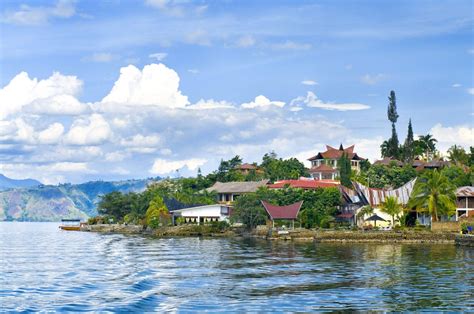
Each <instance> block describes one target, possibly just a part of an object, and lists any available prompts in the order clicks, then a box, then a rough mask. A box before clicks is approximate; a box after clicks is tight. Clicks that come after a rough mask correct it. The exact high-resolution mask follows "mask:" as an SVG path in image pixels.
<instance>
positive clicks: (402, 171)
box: [354, 164, 416, 189]
mask: <svg viewBox="0 0 474 314" xmlns="http://www.w3.org/2000/svg"><path fill="white" fill-rule="evenodd" d="M414 178H416V171H415V169H413V167H412V166H411V165H405V166H404V167H399V166H397V165H396V164H391V165H388V166H385V165H372V166H370V168H369V170H367V171H361V173H360V174H358V175H356V176H355V177H354V179H355V180H356V181H358V182H360V183H362V184H364V185H367V186H370V187H371V188H378V189H382V188H398V187H401V186H402V185H404V184H405V183H408V182H409V181H411V180H413V179H414Z"/></svg>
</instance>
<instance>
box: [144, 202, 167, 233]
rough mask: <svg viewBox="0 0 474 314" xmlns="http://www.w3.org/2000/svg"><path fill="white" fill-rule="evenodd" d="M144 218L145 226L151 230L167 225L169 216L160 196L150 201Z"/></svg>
mask: <svg viewBox="0 0 474 314" xmlns="http://www.w3.org/2000/svg"><path fill="white" fill-rule="evenodd" d="M145 218H146V224H147V225H148V226H150V227H151V228H153V229H155V228H157V227H159V226H160V225H167V224H168V223H169V218H170V214H169V212H168V208H167V207H166V205H165V202H164V201H163V198H162V197H161V196H158V195H157V196H155V197H154V198H153V199H152V200H151V201H150V206H148V209H147V211H146V215H145Z"/></svg>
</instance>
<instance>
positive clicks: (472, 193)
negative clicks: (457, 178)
mask: <svg viewBox="0 0 474 314" xmlns="http://www.w3.org/2000/svg"><path fill="white" fill-rule="evenodd" d="M456 196H457V197H474V186H462V187H460V188H458V189H457V190H456Z"/></svg>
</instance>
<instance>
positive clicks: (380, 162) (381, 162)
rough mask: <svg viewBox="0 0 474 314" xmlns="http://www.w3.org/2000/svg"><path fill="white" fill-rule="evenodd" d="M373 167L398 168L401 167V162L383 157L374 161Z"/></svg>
mask: <svg viewBox="0 0 474 314" xmlns="http://www.w3.org/2000/svg"><path fill="white" fill-rule="evenodd" d="M374 165H383V166H391V165H396V166H398V167H403V162H401V161H400V160H397V159H393V158H391V157H385V158H383V159H380V160H376V161H375V162H374Z"/></svg>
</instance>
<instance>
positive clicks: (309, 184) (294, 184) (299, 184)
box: [268, 178, 340, 190]
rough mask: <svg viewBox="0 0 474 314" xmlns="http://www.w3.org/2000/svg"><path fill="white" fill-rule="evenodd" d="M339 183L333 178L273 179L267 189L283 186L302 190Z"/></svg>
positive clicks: (336, 185) (334, 185) (333, 185)
mask: <svg viewBox="0 0 474 314" xmlns="http://www.w3.org/2000/svg"><path fill="white" fill-rule="evenodd" d="M339 185H340V182H339V181H335V180H324V179H323V180H314V179H307V178H305V179H299V180H281V181H275V183H273V184H269V185H268V188H269V189H283V188H285V187H291V188H297V189H304V190H314V189H317V188H327V187H338V186H339Z"/></svg>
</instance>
